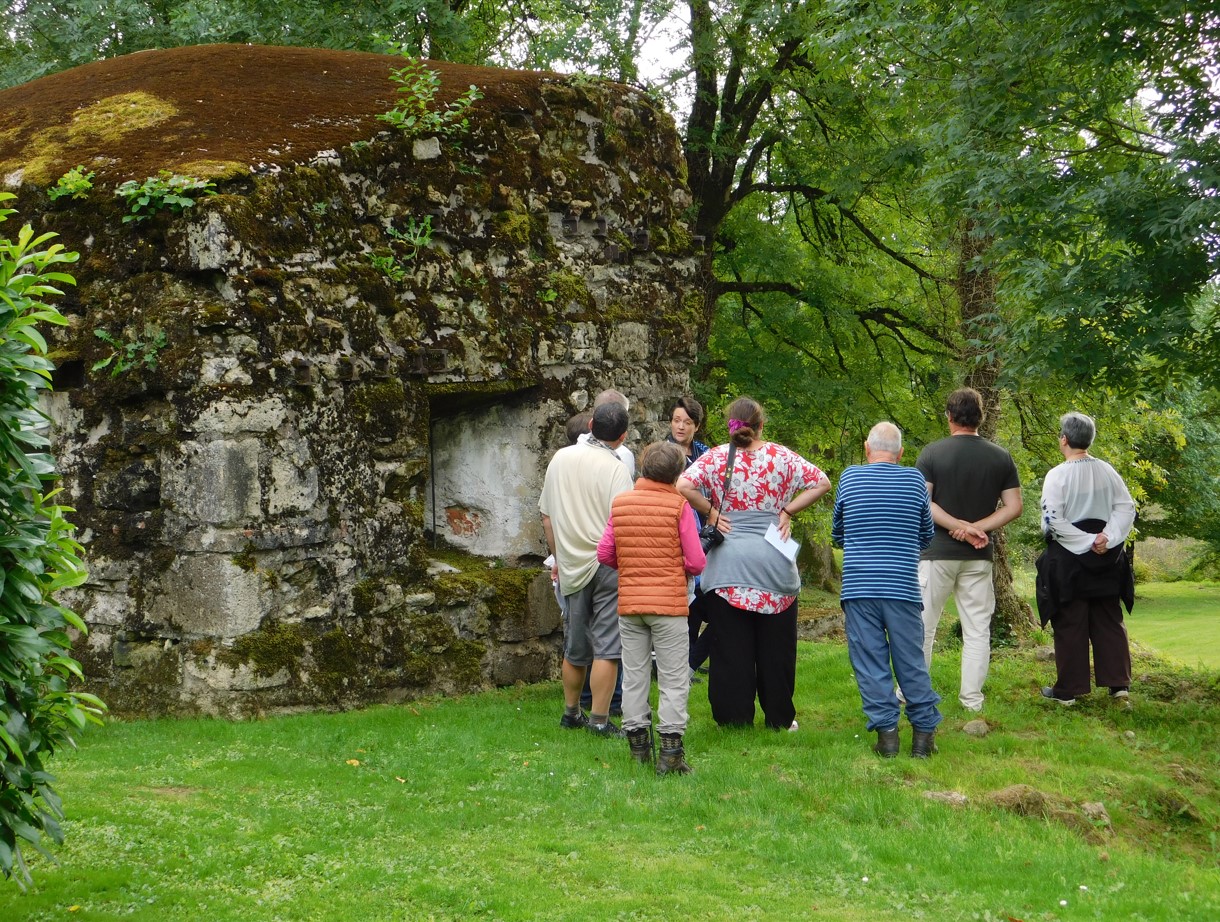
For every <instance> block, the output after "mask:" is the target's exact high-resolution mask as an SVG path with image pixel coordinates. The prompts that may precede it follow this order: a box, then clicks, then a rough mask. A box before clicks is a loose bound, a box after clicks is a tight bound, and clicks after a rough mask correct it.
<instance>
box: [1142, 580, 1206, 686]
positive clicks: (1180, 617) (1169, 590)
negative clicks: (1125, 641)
mask: <svg viewBox="0 0 1220 922" xmlns="http://www.w3.org/2000/svg"><path fill="white" fill-rule="evenodd" d="M1127 632H1128V633H1129V634H1130V635H1131V639H1132V640H1136V641H1139V642H1140V643H1141V644H1143V645H1144V646H1147V647H1151V648H1153V649H1154V650H1156V651H1158V652H1160V653H1163V654H1165V655H1166V656H1169V657H1172V658H1173V659H1175V660H1177V661H1178V662H1180V663H1185V664H1186V665H1188V666H1203V667H1206V668H1209V669H1220V583H1186V582H1180V583H1140V584H1139V585H1137V586H1136V587H1135V610H1134V611H1132V612H1131V614H1130V615H1127Z"/></svg>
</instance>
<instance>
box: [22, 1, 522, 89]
mask: <svg viewBox="0 0 1220 922" xmlns="http://www.w3.org/2000/svg"><path fill="white" fill-rule="evenodd" d="M532 14H533V11H532V9H531V4H525V5H518V4H499V3H489V2H477V3H473V4H466V3H463V4H451V3H450V2H449V0H350V2H345V3H298V4H293V5H291V6H285V5H284V4H283V3H280V2H278V0H210V2H208V3H201V2H200V0H21V2H19V3H8V4H6V5H5V7H4V24H5V28H4V29H3V30H0V86H14V85H16V84H18V83H24V82H25V81H27V80H33V79H35V78H36V77H41V76H44V75H46V74H49V73H54V72H55V71H58V70H63V69H65V68H68V67H75V66H77V65H79V64H86V63H88V62H90V61H96V60H99V59H102V58H111V57H117V56H119V55H124V54H130V53H132V52H134V51H141V50H144V49H148V48H175V47H179V46H182V45H209V44H216V43H218V42H233V43H238V44H254V45H295V46H299V47H306V48H347V49H353V50H357V51H379V50H381V48H382V47H383V43H382V42H381V41H379V40H378V39H377V38H376V36H377V35H379V34H381V33H385V34H389V35H391V36H392V37H393V38H394V39H395V40H398V41H401V42H403V43H404V44H405V45H407V46H409V47H410V48H412V49H414V50H415V52H416V53H418V54H421V55H426V56H428V57H431V58H437V59H443V60H446V61H464V62H468V63H481V62H483V61H485V60H486V59H487V56H488V54H489V53H490V52H491V51H492V50H493V49H495V48H497V47H500V46H502V45H503V44H506V43H508V42H511V41H514V40H517V41H519V39H520V38H521V37H523V34H524V32H525V30H527V29H530V28H532V27H534V23H533V22H532V20H533V15H532Z"/></svg>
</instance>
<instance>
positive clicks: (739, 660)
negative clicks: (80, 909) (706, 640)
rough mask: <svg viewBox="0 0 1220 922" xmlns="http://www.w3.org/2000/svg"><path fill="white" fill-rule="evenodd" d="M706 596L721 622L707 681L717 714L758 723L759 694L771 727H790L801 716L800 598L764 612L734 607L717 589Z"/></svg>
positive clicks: (731, 721)
mask: <svg viewBox="0 0 1220 922" xmlns="http://www.w3.org/2000/svg"><path fill="white" fill-rule="evenodd" d="M703 600H704V605H705V606H706V612H707V614H708V616H709V617H710V619H711V621H712V623H713V624H715V626H716V627H715V630H714V632H713V634H712V661H711V664H710V666H709V674H708V682H707V698H708V702H709V703H710V704H711V706H712V719H713V720H715V721H716V723H718V724H720V725H722V726H724V725H744V726H750V725H752V724H753V723H754V698H755V696H757V697H758V703H759V705H760V706H761V707H762V712H763V718H764V719H765V720H766V723H767V726H768V727H771V728H772V729H775V730H787V729H788V728H789V727H790V726H791V725H792V721H793V719H794V718H795V717H796V707H795V706H794V705H793V703H792V694H793V692H794V691H795V690H796V602H793V603H792V604H791V605H789V606H788V607H787V608H786V609H784V610H783V611H782V612H780V613H779V614H775V615H762V614H759V613H758V612H752V611H743V610H742V609H740V608H734V607H733V606H732V605H730V604H729V603H728V602H726V601H725V600H724V599H723V598H722V597H721V596H719V595H717V594H716V593H714V592H709V593H707V594H706V595H704V597H703Z"/></svg>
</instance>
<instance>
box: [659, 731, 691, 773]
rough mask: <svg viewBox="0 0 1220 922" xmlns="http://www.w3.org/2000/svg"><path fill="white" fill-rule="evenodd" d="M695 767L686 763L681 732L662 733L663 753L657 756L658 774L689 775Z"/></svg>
mask: <svg viewBox="0 0 1220 922" xmlns="http://www.w3.org/2000/svg"><path fill="white" fill-rule="evenodd" d="M693 771H694V769H693V768H691V767H690V766H689V765H687V764H686V751H685V750H684V749H683V748H682V734H681V733H662V734H661V755H660V756H658V757H657V775H658V776H660V775H689V774H690V773H691V772H693Z"/></svg>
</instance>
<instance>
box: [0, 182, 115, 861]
mask: <svg viewBox="0 0 1220 922" xmlns="http://www.w3.org/2000/svg"><path fill="white" fill-rule="evenodd" d="M12 197H13V196H12V195H10V194H8V193H0V201H5V200H7V199H11V198H12ZM10 214H12V210H11V209H7V208H0V221H3V220H5V219H6V218H7V216H8V215H10ZM54 236H55V235H54V234H50V233H47V234H42V235H40V236H37V237H36V236H34V232H33V230H32V229H31V228H30V227H29V225H26V226H25V227H23V228H22V229H21V231H20V233H18V235H17V239H16V240H9V239H8V238H0V465H2V466H3V476H0V873H2V874H3V875H4V876H5V877H12V876H16V878H17V880H18V882H20V883H22V884H23V885H24V883H25V882H26V881H28V880H29V873H28V871H27V869H26V864H25V856H24V851H25V849H27V848H32V849H34V850H36V851H39V852H43V853H45V852H46V849H45V846H44V845H43V839H44V837H45V838H49V839H50V840H51V841H52V842H55V843H62V842H63V830H62V828H61V827H60V820H61V819H63V808H62V805H61V803H60V799H59V795H58V794H57V793H56V792H55V789H54V787H53V784H54V782H55V779H54V777H53V776H52V775H50V774H49V773H48V772H47V762H48V759H49V758H50V757H51V756H52V755H53V754H54V753H55V752H56V751H57V750H61V749H63V748H64V747H65V746H70V745H73V738H72V734H73V733H74V732H75V731H78V730H81V729H83V728H84V727H85V725H86V724H87V723H89V722H90V721H92V722H95V723H97V722H100V721H99V719H98V715H99V714H100V713H101V712H102V710H103V708H104V706H103V704H102V702H101V701H99V700H98V699H97V698H95V697H94V696H92V695H88V694H84V693H82V692H74V691H71V690H70V684H71V683H72V682H73V681H74V680H79V679H80V678H81V670H80V665H79V664H78V663H77V662H76V660H74V659H72V657H71V656H70V655H69V653H70V647H71V638H70V636H69V631H70V630H76V631H78V632H79V633H81V634H83V633H84V632H85V625H84V622H82V621H81V619H80V618H79V617H78V616H77V615H76V614H74V613H73V612H71V611H69V610H68V609H66V608H64V607H63V606H61V605H59V604H57V603H56V601H55V599H54V596H55V593H56V592H58V591H59V590H61V589H65V588H68V587H71V586H77V585H80V584H81V583H82V582H84V580H85V577H86V572H85V569H84V566H83V565H82V563H81V560H80V557H79V554H80V551H81V547H80V545H79V544H78V543H77V542H76V540H75V539H74V538H73V537H72V526H71V525H70V524H69V523H68V521H67V520H66V519H65V518H64V514H65V513H67V512H71V511H72V510H71V509H69V508H68V507H66V506H61V505H59V504H58V503H56V502H55V501H54V500H55V496H56V494H57V493H58V490H57V489H54V488H50V489H49V487H50V485H51V484H52V483H53V482H54V481H55V480H56V479H57V476H58V475H57V473H56V470H55V460H54V458H53V457H52V456H51V455H50V454H48V453H47V452H46V450H45V449H46V448H47V447H48V444H49V442H48V440H47V437H46V435H44V434H43V428H44V426H45V424H46V419H45V417H44V416H43V414H42V413H41V412H40V411H39V409H38V397H39V391H40V390H42V389H44V388H46V387H47V386H48V382H49V380H50V377H51V369H52V367H53V366H52V365H51V363H50V362H49V361H48V360H47V358H46V354H47V344H46V340H44V339H43V337H42V335H41V334H40V333H39V332H38V330H37V325H38V324H39V323H51V324H55V325H57V326H63V325H65V324H66V323H67V320H66V319H65V318H64V317H63V316H62V315H61V314H60V313H59V311H57V310H55V308H53V307H51V306H50V305H48V304H47V303H46V302H45V300H44V299H46V298H49V297H53V296H56V295H59V294H61V293H62V292H61V291H60V290H59V289H58V288H56V287H55V286H56V285H57V284H68V285H70V284H73V279H72V276H70V275H68V274H67V273H65V272H62V271H60V270H59V269H58V268H57V267H58V266H61V265H63V264H65V263H71V262H75V261H76V258H77V254H75V253H67V252H64V249H63V246H62V245H61V244H58V243H56V244H49V245H48V241H49V240H50V239H51V238H52V237H54Z"/></svg>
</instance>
